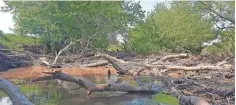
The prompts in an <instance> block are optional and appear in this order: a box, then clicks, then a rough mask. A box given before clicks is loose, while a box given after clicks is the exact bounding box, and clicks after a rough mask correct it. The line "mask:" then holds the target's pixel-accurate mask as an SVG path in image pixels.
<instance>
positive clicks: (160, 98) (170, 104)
mask: <svg viewBox="0 0 236 105" xmlns="http://www.w3.org/2000/svg"><path fill="white" fill-rule="evenodd" d="M152 99H153V100H154V101H155V102H157V103H163V104H167V105H179V100H178V99H177V98H175V97H174V96H171V95H166V94H163V93H158V94H156V95H154V96H152Z"/></svg>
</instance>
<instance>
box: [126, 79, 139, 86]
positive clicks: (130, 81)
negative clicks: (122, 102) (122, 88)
mask: <svg viewBox="0 0 236 105" xmlns="http://www.w3.org/2000/svg"><path fill="white" fill-rule="evenodd" d="M128 82H129V84H130V85H131V86H134V87H135V86H138V84H137V82H136V81H134V80H129V81H128Z"/></svg>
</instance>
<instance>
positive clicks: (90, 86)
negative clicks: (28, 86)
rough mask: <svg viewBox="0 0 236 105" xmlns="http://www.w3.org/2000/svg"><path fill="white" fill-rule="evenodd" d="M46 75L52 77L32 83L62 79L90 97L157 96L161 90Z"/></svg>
mask: <svg viewBox="0 0 236 105" xmlns="http://www.w3.org/2000/svg"><path fill="white" fill-rule="evenodd" d="M44 73H46V74H52V75H51V76H45V77H39V78H36V79H33V80H32V82H35V81H42V80H50V79H60V80H64V81H68V82H74V83H76V84H78V85H79V86H81V87H83V88H85V89H86V91H87V94H88V95H90V94H91V93H92V92H103V91H121V92H128V93H150V94H155V93H157V92H160V90H159V89H152V88H150V87H148V86H142V87H134V86H131V85H129V84H126V83H119V84H116V83H111V84H95V83H93V82H91V81H89V80H87V79H85V78H82V77H76V78H74V77H72V76H70V75H67V74H64V73H62V72H60V71H55V72H44Z"/></svg>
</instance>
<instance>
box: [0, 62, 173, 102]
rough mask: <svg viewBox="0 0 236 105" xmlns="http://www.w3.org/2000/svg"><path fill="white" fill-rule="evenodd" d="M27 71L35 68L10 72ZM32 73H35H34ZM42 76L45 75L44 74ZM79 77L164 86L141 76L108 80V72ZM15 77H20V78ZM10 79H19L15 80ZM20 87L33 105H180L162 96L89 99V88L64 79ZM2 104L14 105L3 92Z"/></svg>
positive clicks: (111, 94) (116, 94) (119, 95)
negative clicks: (87, 90)
mask: <svg viewBox="0 0 236 105" xmlns="http://www.w3.org/2000/svg"><path fill="white" fill-rule="evenodd" d="M25 69H27V70H28V71H30V70H31V69H32V67H31V68H24V69H22V68H20V70H15V69H14V70H10V71H9V72H11V74H14V72H15V71H17V72H19V71H21V70H22V71H21V72H25V71H24V70H25ZM33 69H35V68H33ZM94 69H96V68H94ZM100 69H101V68H100ZM104 69H106V68H104ZM101 70H102V69H101ZM81 71H83V70H80V72H81ZM35 72H36V70H35ZM86 72H87V71H86ZM96 72H98V71H96ZM25 73H27V72H25ZM30 73H31V74H32V70H31V72H30ZM6 75H7V74H6V73H5V74H4V73H0V77H1V76H2V78H4V77H5V78H7V77H6ZM39 75H40V76H41V75H42V74H39ZM35 76H36V75H35ZM79 76H82V77H84V78H86V79H88V80H90V81H92V82H95V83H97V84H104V83H111V82H124V81H125V82H127V83H130V84H132V85H135V86H136V85H138V86H139V85H148V84H151V83H152V84H153V83H155V84H157V85H158V86H160V85H161V82H160V81H156V80H153V78H151V77H140V78H141V79H139V80H134V79H132V78H128V77H123V78H122V79H120V77H118V76H117V74H115V73H113V75H111V76H110V77H108V76H107V75H106V72H104V75H102V74H99V75H96V74H94V73H91V75H79ZM15 77H16V78H17V76H15ZM36 77H37V76H36ZM9 78H10V77H9ZM10 79H15V78H13V77H11V78H10ZM21 81H22V78H21V79H17V80H15V83H14V84H17V83H20V82H21ZM16 86H17V87H18V88H19V89H20V91H21V92H22V93H24V94H25V95H26V96H27V97H28V99H29V100H30V101H31V102H32V103H34V104H36V105H178V101H177V99H176V98H174V97H172V96H169V95H165V94H162V93H157V94H126V93H124V92H102V93H101V92H95V93H92V95H91V96H90V97H88V96H87V93H86V91H85V89H81V88H79V87H78V85H77V84H74V83H70V82H65V81H61V80H50V81H40V82H35V83H30V84H21V85H16ZM158 86H157V88H158V89H159V88H160V87H158ZM160 89H161V88H160ZM0 105H12V104H11V101H10V99H9V98H8V97H7V95H6V94H4V93H3V92H2V91H0Z"/></svg>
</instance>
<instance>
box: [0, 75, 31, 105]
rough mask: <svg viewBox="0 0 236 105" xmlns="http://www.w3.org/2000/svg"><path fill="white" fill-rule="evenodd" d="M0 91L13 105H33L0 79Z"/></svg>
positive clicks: (8, 83)
mask: <svg viewBox="0 0 236 105" xmlns="http://www.w3.org/2000/svg"><path fill="white" fill-rule="evenodd" d="M0 90H2V91H4V92H5V93H6V94H7V95H8V96H9V97H10V99H11V101H12V104H13V105H34V104H33V103H31V102H30V101H29V100H28V99H27V98H26V97H25V96H24V95H23V94H22V93H21V92H20V91H19V89H18V88H17V87H15V86H14V85H13V84H12V83H11V82H9V81H8V80H5V79H3V78H0Z"/></svg>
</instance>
